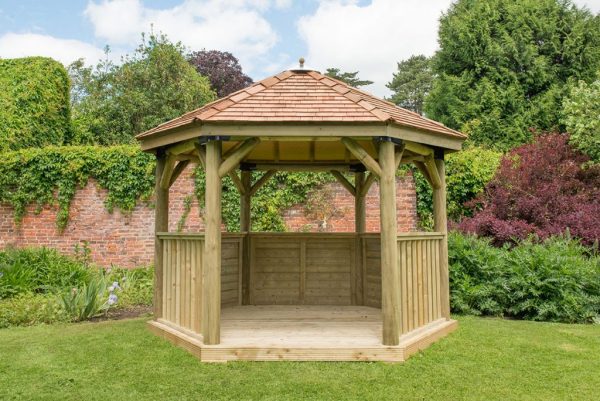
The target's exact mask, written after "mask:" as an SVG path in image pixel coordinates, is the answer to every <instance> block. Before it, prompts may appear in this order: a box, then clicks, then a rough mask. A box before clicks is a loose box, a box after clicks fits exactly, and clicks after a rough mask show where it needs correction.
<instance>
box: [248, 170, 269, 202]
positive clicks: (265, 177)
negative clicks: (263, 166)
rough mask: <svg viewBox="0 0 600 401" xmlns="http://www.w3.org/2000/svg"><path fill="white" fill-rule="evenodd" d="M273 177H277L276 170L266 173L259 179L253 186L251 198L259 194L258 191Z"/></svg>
mask: <svg viewBox="0 0 600 401" xmlns="http://www.w3.org/2000/svg"><path fill="white" fill-rule="evenodd" d="M273 175H275V170H269V171H267V172H266V173H264V174H263V176H262V177H260V178H259V180H258V181H256V182H255V183H254V185H252V188H250V192H249V193H250V196H254V194H256V192H258V190H259V189H260V188H261V187H262V186H263V185H264V184H265V183H266V182H267V181H268V180H269V178H271V177H272V176H273Z"/></svg>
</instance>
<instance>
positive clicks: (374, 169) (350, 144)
mask: <svg viewBox="0 0 600 401" xmlns="http://www.w3.org/2000/svg"><path fill="white" fill-rule="evenodd" d="M342 143H343V144H344V146H345V147H346V148H347V149H348V150H349V151H350V152H351V153H352V154H353V155H354V156H355V157H356V158H357V159H358V160H360V162H361V163H362V164H363V165H364V166H365V167H366V168H367V169H369V171H371V173H374V174H375V175H377V176H379V177H381V167H380V166H379V163H377V161H376V160H375V159H373V158H372V157H371V155H369V154H368V153H367V151H366V150H365V149H364V148H363V147H362V146H360V145H359V143H358V142H356V141H355V140H354V139H351V138H342Z"/></svg>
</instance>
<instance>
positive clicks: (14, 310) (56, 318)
mask: <svg viewBox="0 0 600 401" xmlns="http://www.w3.org/2000/svg"><path fill="white" fill-rule="evenodd" d="M69 320H70V319H69V316H68V315H67V313H66V312H65V310H64V308H63V307H62V305H61V303H60V300H59V299H58V297H57V296H56V295H54V294H31V293H29V294H21V295H19V296H16V297H14V298H8V299H0V329H3V328H6V327H11V326H31V325H35V324H49V323H58V322H67V321H69Z"/></svg>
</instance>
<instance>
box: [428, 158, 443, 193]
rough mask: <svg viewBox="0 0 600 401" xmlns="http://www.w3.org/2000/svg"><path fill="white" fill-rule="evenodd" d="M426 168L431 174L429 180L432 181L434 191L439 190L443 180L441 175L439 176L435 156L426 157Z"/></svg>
mask: <svg viewBox="0 0 600 401" xmlns="http://www.w3.org/2000/svg"><path fill="white" fill-rule="evenodd" d="M424 164H425V168H426V169H427V172H428V173H429V178H430V179H431V186H432V187H433V189H438V188H440V187H441V185H442V180H441V179H440V175H439V174H438V169H437V167H436V166H435V160H434V159H433V155H429V156H427V157H425V163H424Z"/></svg>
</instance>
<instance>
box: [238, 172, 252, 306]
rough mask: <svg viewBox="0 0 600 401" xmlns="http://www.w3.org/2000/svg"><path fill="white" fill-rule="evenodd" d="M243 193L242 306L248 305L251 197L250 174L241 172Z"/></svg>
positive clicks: (241, 202) (241, 209) (241, 215)
mask: <svg viewBox="0 0 600 401" xmlns="http://www.w3.org/2000/svg"><path fill="white" fill-rule="evenodd" d="M241 181H242V186H243V187H244V193H243V194H242V195H241V196H240V231H241V232H242V233H245V235H244V239H243V241H242V305H248V304H249V303H250V229H251V220H250V202H251V200H252V195H250V190H251V187H252V172H251V171H246V170H242V180H241Z"/></svg>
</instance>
